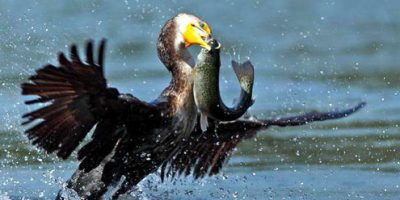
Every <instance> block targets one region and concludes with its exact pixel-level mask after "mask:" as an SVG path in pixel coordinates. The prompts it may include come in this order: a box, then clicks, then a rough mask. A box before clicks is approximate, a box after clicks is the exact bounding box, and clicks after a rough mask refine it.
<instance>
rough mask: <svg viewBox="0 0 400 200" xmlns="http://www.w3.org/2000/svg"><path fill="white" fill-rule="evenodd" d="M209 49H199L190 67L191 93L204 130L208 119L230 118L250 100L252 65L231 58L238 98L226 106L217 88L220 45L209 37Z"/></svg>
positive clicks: (227, 119)
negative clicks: (194, 62) (237, 82)
mask: <svg viewBox="0 0 400 200" xmlns="http://www.w3.org/2000/svg"><path fill="white" fill-rule="evenodd" d="M209 43H210V47H211V49H210V50H207V49H201V51H200V53H199V54H198V56H197V61H196V65H195V67H194V69H193V72H192V73H193V95H194V100H195V103H196V106H197V109H198V111H199V113H200V128H201V130H202V131H203V132H204V131H206V130H207V126H208V118H211V119H215V120H218V121H233V120H236V119H238V118H240V117H241V116H242V115H243V114H245V113H246V111H247V109H248V108H249V107H250V106H252V105H253V103H254V100H253V98H252V94H253V84H254V67H253V65H252V64H251V62H250V61H249V60H248V61H245V62H244V63H238V62H236V61H233V60H232V68H233V70H234V72H235V74H236V77H237V78H238V80H239V83H240V87H241V91H240V96H239V100H238V101H237V102H236V103H235V105H234V106H233V107H228V106H226V105H225V104H224V102H223V101H222V99H221V95H220V89H219V71H220V68H221V60H220V49H221V44H220V43H219V42H218V41H217V40H215V39H210V40H209Z"/></svg>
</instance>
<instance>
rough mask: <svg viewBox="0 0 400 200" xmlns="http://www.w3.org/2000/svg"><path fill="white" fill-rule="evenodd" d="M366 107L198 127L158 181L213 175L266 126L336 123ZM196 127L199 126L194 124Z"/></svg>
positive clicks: (214, 122)
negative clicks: (240, 147)
mask: <svg viewBox="0 0 400 200" xmlns="http://www.w3.org/2000/svg"><path fill="white" fill-rule="evenodd" d="M365 105H366V104H365V103H364V102H363V103H360V104H358V105H357V106H355V107H353V108H351V109H347V110H342V111H334V112H310V113H306V114H304V115H298V116H293V117H286V118H275V119H265V120H257V119H243V120H237V121H230V122H217V121H211V119H209V120H210V122H211V123H210V122H209V128H208V129H207V131H206V132H202V131H201V129H200V126H199V125H197V126H196V129H195V130H194V131H193V132H192V134H191V137H190V139H189V141H188V142H187V145H186V146H185V147H183V148H182V149H181V151H179V152H177V153H176V154H175V155H174V156H172V157H171V159H170V160H168V161H166V162H165V163H163V165H162V166H161V179H162V180H164V178H165V177H172V178H173V177H175V176H180V175H185V176H187V175H190V174H192V175H193V176H194V178H196V179H197V178H202V177H204V176H205V175H209V176H212V175H215V174H217V173H218V172H219V171H220V170H221V168H222V166H223V164H224V163H225V161H226V159H227V158H228V157H229V156H230V154H231V152H232V150H233V149H234V148H235V147H236V146H237V145H238V144H239V143H240V142H241V141H242V140H243V139H247V138H251V137H254V136H256V134H257V132H258V131H260V130H263V129H266V128H268V127H270V126H281V127H283V126H299V125H303V124H307V123H310V122H314V121H324V120H330V119H338V118H342V117H346V116H348V115H351V114H352V113H354V112H356V111H358V110H359V109H361V108H362V107H364V106H365ZM198 124H199V123H198Z"/></svg>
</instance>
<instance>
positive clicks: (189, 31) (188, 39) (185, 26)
mask: <svg viewBox="0 0 400 200" xmlns="http://www.w3.org/2000/svg"><path fill="white" fill-rule="evenodd" d="M174 21H175V23H176V25H177V31H178V34H177V36H176V37H181V39H180V40H178V41H180V42H183V43H184V45H185V47H186V48H187V47H189V46H191V45H199V46H200V47H202V48H205V49H207V50H210V49H211V47H210V45H209V44H207V41H208V40H209V39H210V38H211V29H210V27H209V26H208V24H207V23H206V22H204V21H203V20H201V19H200V18H198V17H196V16H194V15H190V14H186V13H181V14H179V15H177V16H176V17H175V20H174Z"/></svg>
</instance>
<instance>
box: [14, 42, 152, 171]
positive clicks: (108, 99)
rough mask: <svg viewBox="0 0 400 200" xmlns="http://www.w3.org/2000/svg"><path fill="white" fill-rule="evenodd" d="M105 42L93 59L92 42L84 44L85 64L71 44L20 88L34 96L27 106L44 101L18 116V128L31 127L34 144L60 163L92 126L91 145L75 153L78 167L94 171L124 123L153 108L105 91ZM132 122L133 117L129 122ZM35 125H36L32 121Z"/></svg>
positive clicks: (118, 134)
mask: <svg viewBox="0 0 400 200" xmlns="http://www.w3.org/2000/svg"><path fill="white" fill-rule="evenodd" d="M104 49H105V40H102V41H101V43H100V46H99V48H98V52H97V60H95V55H94V46H93V42H92V41H88V42H87V44H86V58H85V61H83V60H82V59H81V57H80V56H79V53H78V50H77V47H76V45H74V44H73V45H71V49H70V55H69V57H68V58H67V56H65V55H64V54H63V53H59V56H58V61H59V65H58V66H54V65H51V64H49V65H46V66H44V67H42V68H40V69H38V70H37V71H36V74H35V75H33V76H31V77H30V78H29V80H30V82H29V83H23V84H22V85H21V88H22V94H23V95H37V96H39V98H37V99H34V100H29V101H26V102H25V103H26V104H39V103H45V106H43V107H42V108H39V109H37V110H34V111H32V112H29V113H27V114H25V115H23V118H25V119H26V121H25V122H23V124H24V125H25V124H33V125H32V127H31V128H29V129H28V130H26V131H25V133H26V135H27V136H28V137H29V139H31V140H33V144H36V145H37V146H39V147H41V148H43V149H45V150H46V151H47V152H49V153H51V152H55V151H56V152H57V156H58V157H60V158H63V159H66V158H68V157H69V155H70V154H71V153H72V152H73V150H74V149H76V147H77V146H78V145H79V143H80V142H81V141H82V140H83V139H84V137H85V136H86V135H87V133H88V132H89V131H90V130H91V129H92V128H93V126H94V125H96V124H97V128H96V130H95V131H94V134H93V138H92V141H91V142H89V143H88V144H87V145H85V146H84V147H83V148H82V149H81V150H80V152H79V155H78V158H79V159H80V160H81V161H82V163H81V168H85V169H87V170H89V169H92V168H94V167H96V166H97V165H98V164H99V163H100V162H101V160H102V159H103V158H104V157H105V156H106V155H107V154H109V153H110V152H111V151H112V149H113V148H114V146H115V144H116V143H117V140H118V139H119V138H120V137H122V135H123V134H124V133H125V132H126V131H124V130H125V129H126V127H125V124H124V120H122V118H126V115H129V117H130V119H132V118H134V117H135V114H136V113H137V116H138V117H137V118H138V119H139V118H145V117H143V116H139V115H141V114H143V113H151V114H153V115H155V113H156V112H157V109H156V108H155V107H154V106H152V105H150V104H148V103H146V102H142V101H140V100H138V99H137V98H135V97H133V96H129V95H120V94H119V92H118V90H116V89H114V88H108V87H107V82H106V79H105V78H104V73H103V60H104V59H103V58H104ZM133 120H134V119H133ZM34 122H36V123H34Z"/></svg>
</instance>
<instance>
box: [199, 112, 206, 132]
mask: <svg viewBox="0 0 400 200" xmlns="http://www.w3.org/2000/svg"><path fill="white" fill-rule="evenodd" d="M200 128H201V130H202V131H203V132H205V131H207V128H208V117H207V115H206V114H205V113H201V114H200Z"/></svg>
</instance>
